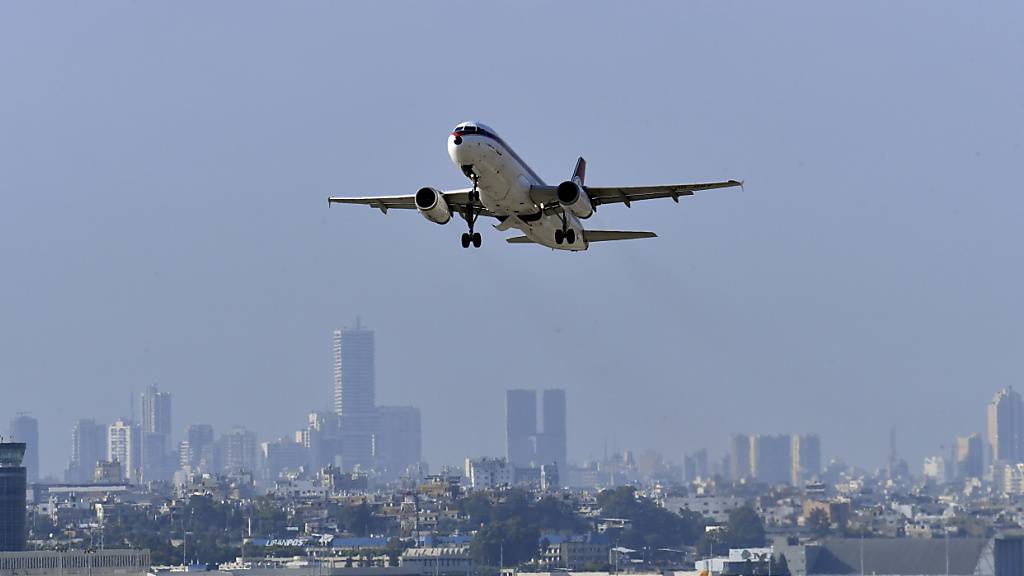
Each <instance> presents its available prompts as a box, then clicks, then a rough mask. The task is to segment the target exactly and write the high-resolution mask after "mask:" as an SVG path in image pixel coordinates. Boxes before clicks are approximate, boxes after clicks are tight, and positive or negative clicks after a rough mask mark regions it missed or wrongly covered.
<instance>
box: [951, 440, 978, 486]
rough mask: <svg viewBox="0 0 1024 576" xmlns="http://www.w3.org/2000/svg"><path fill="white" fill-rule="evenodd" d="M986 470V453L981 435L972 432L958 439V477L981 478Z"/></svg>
mask: <svg viewBox="0 0 1024 576" xmlns="http://www.w3.org/2000/svg"><path fill="white" fill-rule="evenodd" d="M983 472H984V455H983V453H982V448H981V435H980V434H977V433H975V434H971V435H970V436H960V437H958V438H957V439H956V475H957V477H958V478H981V476H982V473H983Z"/></svg>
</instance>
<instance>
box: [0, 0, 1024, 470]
mask: <svg viewBox="0 0 1024 576" xmlns="http://www.w3.org/2000/svg"><path fill="white" fill-rule="evenodd" d="M1022 25H1024V9H1022V8H1021V7H1020V5H1019V4H1018V3H1012V2H1005V3H998V2H997V3H986V4H983V5H981V4H974V3H953V2H901V3H888V2H857V3H852V2H851V3H845V4H837V3H818V2H803V3H792V2H778V3H733V2H666V3H660V2H650V3H639V4H638V3H629V4H626V3H621V4H605V3H590V2H578V3H575V2H564V3H546V2H517V3H478V2H454V3H418V2H395V3H392V2H344V3H342V2H307V3H301V4H293V3H280V2H217V3H199V2H193V3H178V2H107V3H102V4H92V3H90V4H83V3H63V4H61V3H45V4H40V3H30V2H22V3H5V4H3V5H2V6H0V72H2V75H3V76H2V77H3V90H0V195H2V198H3V207H2V209H0V246H2V247H0V266H2V269H3V273H4V274H3V277H4V281H3V282H0V302H3V305H2V307H0V349H2V350H4V357H3V361H2V362H0V383H2V386H3V390H4V397H5V399H4V402H3V403H2V404H0V418H2V419H4V420H6V419H8V418H9V417H10V416H12V415H13V414H14V412H16V411H18V410H27V411H30V412H32V413H33V414H35V415H36V416H37V417H38V418H39V419H40V421H41V426H42V429H43V446H42V459H43V472H44V473H51V474H58V473H59V471H60V470H61V469H62V467H63V466H64V464H65V462H66V458H67V456H68V443H69V439H70V425H71V421H72V420H73V419H75V418H77V417H80V416H96V417H98V418H101V419H104V420H111V419H113V418H116V417H117V416H119V415H121V414H126V413H128V412H129V410H130V405H129V398H130V395H131V393H132V392H138V391H141V390H142V388H143V387H144V386H145V385H147V384H149V383H151V382H157V383H159V384H160V385H161V386H162V387H163V388H164V389H166V390H169V391H171V392H172V393H174V395H175V412H176V413H175V416H174V420H175V427H176V428H177V429H179V430H181V429H183V428H184V426H185V425H186V424H188V423H192V422H208V421H212V422H214V423H216V424H217V425H218V426H219V427H220V428H222V429H223V428H227V427H229V426H230V425H233V424H244V425H248V426H250V427H253V428H255V429H257V430H258V431H259V432H260V433H261V434H262V435H264V436H271V435H283V434H287V433H289V432H290V431H291V430H293V429H295V428H297V427H298V426H300V425H301V424H302V422H303V421H304V414H305V412H306V411H307V410H308V409H310V408H313V407H326V406H327V400H328V396H329V392H330V387H331V381H330V378H331V376H330V333H331V330H332V329H334V328H336V327H339V326H341V325H344V324H352V323H353V322H354V318H355V316H356V315H361V316H362V317H363V319H364V321H365V322H366V323H367V324H368V325H370V326H372V327H373V328H374V329H376V330H377V350H378V382H377V396H378V399H379V400H380V402H382V403H401V404H415V405H419V406H420V407H421V408H422V410H423V422H424V447H425V453H426V456H427V457H428V459H430V460H431V462H432V463H434V464H435V465H436V464H441V463H445V462H451V463H454V462H458V461H459V460H460V459H461V458H463V457H464V456H467V455H481V454H498V453H501V451H502V446H503V439H502V434H503V432H502V431H503V425H502V423H501V418H502V405H503V392H504V390H505V389H506V388H509V387H538V388H543V387H564V388H566V389H567V390H568V394H569V410H570V433H571V439H570V456H571V457H573V458H577V459H582V458H585V457H587V456H589V455H594V456H597V455H600V454H601V452H602V450H603V447H604V445H605V443H607V444H608V445H609V446H610V447H613V448H614V447H618V448H626V447H631V448H634V449H643V448H648V447H649V448H653V449H657V450H660V451H662V452H664V453H666V454H667V455H669V456H672V457H678V455H679V454H680V453H682V452H683V451H688V450H693V449H696V448H699V447H702V446H708V447H709V448H711V449H712V450H713V451H715V452H720V451H721V450H722V449H724V448H725V438H726V437H727V435H728V433H729V432H734V431H748V432H803V431H816V432H819V433H820V434H821V435H822V440H823V449H824V452H825V455H826V456H827V457H831V456H841V457H843V458H845V459H847V460H849V461H852V462H855V463H858V464H861V465H865V466H874V465H878V464H881V463H882V462H883V460H884V457H885V454H886V450H887V444H888V428H889V427H890V426H891V425H895V426H896V429H897V436H898V440H899V445H900V450H901V452H904V453H905V455H906V456H908V457H909V458H910V459H911V464H912V466H913V467H914V468H919V464H920V458H921V457H923V456H924V455H926V454H932V453H937V452H938V451H939V450H940V446H943V445H945V446H949V444H950V442H951V441H952V438H953V436H954V435H956V434H963V433H968V432H973V431H979V432H980V431H982V430H983V424H984V406H985V403H986V402H987V401H988V400H989V399H990V398H991V396H992V394H993V393H994V392H995V391H996V390H997V389H998V388H1000V387H1003V386H1006V385H1012V384H1016V383H1018V381H1019V380H1020V375H1021V358H1022V357H1024V356H1022V354H1021V350H1022V346H1024V322H1022V321H1024V307H1022V304H1021V294H1022V293H1024V271H1022V269H1021V267H1020V264H1019V261H1020V256H1019V252H1020V246H1021V242H1022V240H1024V232H1022V230H1024V226H1022V223H1024V222H1022V220H1024V199H1022V197H1021V194H1020V190H1019V188H1020V186H1019V184H1017V180H1018V178H1017V174H1016V171H1017V169H1018V168H1019V166H1020V164H1021V157H1022V149H1021V144H1022V134H1024V80H1022V79H1024V60H1022V59H1021V58H1020V54H1022V53H1024V36H1022V35H1021V34H1020V33H1019V30H1020V29H1021V28H1022ZM469 119H474V120H480V121H483V122H486V123H488V124H490V125H491V126H493V127H494V128H495V129H497V130H498V131H499V132H500V133H501V134H502V136H503V138H504V139H505V140H507V141H508V142H509V143H510V144H511V145H512V146H513V147H515V148H516V150H517V151H518V153H519V154H520V155H521V156H522V157H523V158H524V159H526V160H527V161H528V162H529V163H530V164H531V165H532V166H533V167H534V168H535V169H536V170H537V171H538V172H539V173H540V174H541V175H542V176H543V177H544V178H545V179H547V180H548V181H550V182H557V181H559V179H561V178H565V177H568V176H569V174H570V173H571V170H572V167H573V164H574V162H575V159H576V157H577V156H578V155H583V156H585V157H586V158H587V160H588V174H587V178H588V182H589V183H592V184H655V183H666V182H682V181H704V180H717V179H724V178H742V179H745V180H746V182H747V186H746V189H745V190H743V191H740V190H720V191H713V192H708V193H705V194H699V195H697V196H695V197H692V198H687V199H684V200H682V201H681V202H680V203H679V205H676V204H673V203H672V202H652V203H647V204H634V206H633V208H631V209H626V208H624V207H608V208H606V209H603V210H601V212H600V214H598V215H597V216H595V217H594V218H593V219H592V220H591V221H589V222H588V224H590V225H592V226H594V227H597V228H611V229H639V230H654V231H656V232H658V234H659V236H660V237H659V238H658V239H655V240H647V241H636V242H623V243H615V244H604V245H600V246H595V248H594V249H593V250H592V251H590V252H588V253H583V254H563V253H553V252H551V251H548V250H544V249H540V248H537V247H529V246H508V245H506V244H505V243H504V242H503V241H502V238H503V237H504V236H507V235H509V233H499V232H496V231H493V230H490V229H489V228H488V227H484V229H483V233H484V247H483V248H482V249H480V250H472V251H467V250H463V249H462V248H461V247H460V246H459V240H458V236H459V235H460V234H461V232H462V231H463V230H462V228H461V227H460V226H459V224H460V222H459V221H453V222H452V223H451V224H449V225H447V226H444V227H441V226H436V225H433V224H431V223H429V222H427V221H426V220H424V219H423V218H422V217H420V216H419V215H417V214H415V213H396V212H392V213H390V214H388V215H387V216H383V215H381V214H380V213H379V212H376V211H373V210H370V209H367V208H363V207H349V208H339V207H333V208H330V209H328V207H327V203H326V197H327V196H328V195H341V194H354V195H362V194H399V193H412V192H414V191H415V190H416V189H417V188H419V187H420V186H424V185H431V186H435V187H440V188H445V187H462V186H464V185H465V179H464V178H463V177H462V176H461V175H460V173H459V172H458V170H457V169H456V168H455V167H454V166H452V165H451V163H450V161H449V160H448V158H447V154H446V151H445V138H446V135H447V133H448V131H449V130H450V128H451V127H452V126H454V125H455V124H456V123H457V122H459V121H463V120H469Z"/></svg>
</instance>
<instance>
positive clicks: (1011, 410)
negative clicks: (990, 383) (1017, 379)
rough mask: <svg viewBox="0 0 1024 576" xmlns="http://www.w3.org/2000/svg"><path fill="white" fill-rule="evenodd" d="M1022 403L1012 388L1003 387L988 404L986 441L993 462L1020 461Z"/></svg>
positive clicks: (1022, 441) (1022, 442) (1023, 412)
mask: <svg viewBox="0 0 1024 576" xmlns="http://www.w3.org/2000/svg"><path fill="white" fill-rule="evenodd" d="M1022 430H1024V404H1022V403H1021V398H1020V394H1018V393H1017V392H1016V391H1014V389H1013V388H1003V389H1002V390H1000V391H999V392H997V393H996V395H995V397H993V398H992V402H990V403H989V405H988V443H989V449H990V450H991V451H992V460H993V462H1006V463H1016V462H1020V461H1021V459H1022V458H1021V457H1022V456H1024V453H1022V450H1021V448H1022V444H1024V438H1022V436H1024V434H1022Z"/></svg>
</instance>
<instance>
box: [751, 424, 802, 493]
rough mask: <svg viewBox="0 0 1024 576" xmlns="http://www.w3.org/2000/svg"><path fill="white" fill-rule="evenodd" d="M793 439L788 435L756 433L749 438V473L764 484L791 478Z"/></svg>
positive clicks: (774, 483)
mask: <svg viewBox="0 0 1024 576" xmlns="http://www.w3.org/2000/svg"><path fill="white" fill-rule="evenodd" d="M792 463H793V441H792V439H791V438H790V437H789V436H785V435H781V434H780V435H776V436H769V435H765V434H756V435H754V436H751V438H750V474H751V476H753V477H754V479H755V480H757V481H758V482H763V483H765V484H770V485H776V484H788V483H789V482H790V480H791V479H792V465H793V464H792Z"/></svg>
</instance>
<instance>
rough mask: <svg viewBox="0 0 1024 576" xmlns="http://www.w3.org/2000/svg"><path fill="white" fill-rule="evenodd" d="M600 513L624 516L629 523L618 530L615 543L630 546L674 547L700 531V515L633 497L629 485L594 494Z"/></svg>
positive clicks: (702, 530) (692, 538)
mask: <svg viewBox="0 0 1024 576" xmlns="http://www.w3.org/2000/svg"><path fill="white" fill-rule="evenodd" d="M597 503H598V505H599V506H600V507H601V514H602V515H604V516H605V517H607V518H624V519H626V520H629V523H630V527H629V528H627V529H626V530H624V531H622V532H621V533H620V534H619V538H618V541H619V544H621V545H623V546H628V547H630V548H644V547H649V548H675V547H678V546H680V545H683V544H685V545H691V544H693V543H694V542H696V541H697V539H698V538H700V536H701V534H702V533H703V532H704V519H703V517H702V516H701V515H700V514H698V513H696V512H690V511H681V512H680V513H678V514H677V513H675V512H670V511H668V510H666V509H664V508H662V507H661V506H658V505H657V504H656V503H655V502H654V501H653V500H651V499H650V498H645V497H637V495H636V490H635V489H634V488H632V487H628V486H625V487H620V488H615V489H613V490H605V491H603V492H601V493H600V494H598V495H597Z"/></svg>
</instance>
